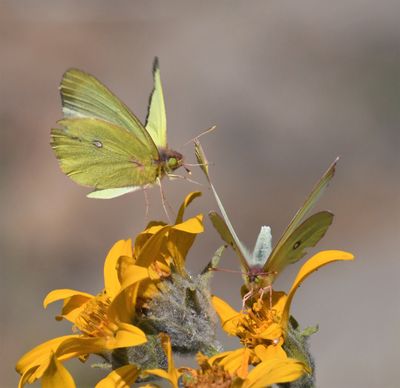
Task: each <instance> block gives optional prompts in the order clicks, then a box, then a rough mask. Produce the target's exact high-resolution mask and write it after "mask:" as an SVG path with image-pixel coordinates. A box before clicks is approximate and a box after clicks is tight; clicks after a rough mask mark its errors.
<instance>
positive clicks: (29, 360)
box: [16, 335, 78, 374]
mask: <svg viewBox="0 0 400 388" xmlns="http://www.w3.org/2000/svg"><path fill="white" fill-rule="evenodd" d="M77 337H78V336H77V335H65V336H63V337H57V338H53V339H51V340H50V341H46V342H44V343H42V344H40V345H38V346H36V347H35V348H33V349H32V350H30V351H29V352H27V353H25V354H24V355H23V356H22V357H21V358H20V359H19V361H18V362H17V365H16V370H17V372H18V373H20V374H24V373H25V372H26V371H28V370H29V369H31V368H32V367H35V366H40V365H41V364H48V362H49V355H50V354H51V353H54V352H55V351H56V350H57V348H58V347H59V345H60V344H61V343H62V342H64V341H65V340H68V339H71V338H77ZM63 359H66V358H63Z"/></svg>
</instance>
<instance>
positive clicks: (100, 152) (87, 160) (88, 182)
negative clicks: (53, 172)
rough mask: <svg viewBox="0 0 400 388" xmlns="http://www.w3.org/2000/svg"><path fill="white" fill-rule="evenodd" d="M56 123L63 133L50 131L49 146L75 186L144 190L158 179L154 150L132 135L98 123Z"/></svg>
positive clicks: (64, 121) (107, 124)
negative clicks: (145, 186) (50, 140)
mask: <svg viewBox="0 0 400 388" xmlns="http://www.w3.org/2000/svg"><path fill="white" fill-rule="evenodd" d="M58 123H59V124H60V125H61V126H62V129H52V130H51V136H52V142H51V146H52V148H53V149H54V152H55V154H56V156H57V158H58V160H59V163H60V166H61V169H62V171H63V172H64V173H65V174H67V175H68V176H69V177H70V178H71V179H72V180H74V181H75V182H77V183H79V184H81V185H84V186H90V187H94V188H95V189H96V190H102V189H114V188H128V187H132V186H144V185H146V184H151V183H154V181H155V180H156V178H157V177H158V176H159V174H160V170H159V164H158V163H157V162H158V161H159V155H158V151H157V148H155V147H153V146H152V144H151V143H146V142H144V141H142V139H140V138H138V137H136V136H135V135H134V133H132V132H128V131H126V130H125V129H124V128H121V127H119V126H117V125H114V124H112V123H110V122H106V121H103V120H99V119H88V118H76V119H64V120H60V121H59V122H58ZM131 191H132V190H131Z"/></svg>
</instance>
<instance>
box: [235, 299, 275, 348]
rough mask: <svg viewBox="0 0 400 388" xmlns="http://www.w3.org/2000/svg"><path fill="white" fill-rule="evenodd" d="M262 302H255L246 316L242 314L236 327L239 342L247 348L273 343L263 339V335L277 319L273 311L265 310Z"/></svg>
mask: <svg viewBox="0 0 400 388" xmlns="http://www.w3.org/2000/svg"><path fill="white" fill-rule="evenodd" d="M262 303H263V302H262V301H259V302H256V303H255V304H254V305H253V307H252V308H250V309H248V311H247V314H243V315H242V318H241V320H240V323H239V327H238V337H239V338H240V342H241V343H242V344H243V345H245V346H246V347H248V348H251V349H252V348H254V347H256V346H257V345H261V344H266V342H269V343H274V340H276V339H274V340H269V339H266V338H265V335H264V334H265V333H266V332H267V331H268V329H269V328H270V326H271V325H272V324H274V323H278V322H279V319H278V316H277V314H276V311H275V310H274V309H270V308H265V306H263V305H262Z"/></svg>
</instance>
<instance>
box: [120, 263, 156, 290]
mask: <svg viewBox="0 0 400 388" xmlns="http://www.w3.org/2000/svg"><path fill="white" fill-rule="evenodd" d="M148 277H149V270H148V269H147V268H145V267H141V266H139V265H126V266H125V267H124V270H123V273H122V272H121V273H120V279H121V290H123V289H125V288H127V287H130V286H131V285H133V284H134V283H137V282H140V281H142V280H144V279H147V278H148Z"/></svg>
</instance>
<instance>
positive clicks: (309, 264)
mask: <svg viewBox="0 0 400 388" xmlns="http://www.w3.org/2000/svg"><path fill="white" fill-rule="evenodd" d="M353 259H354V256H353V255H352V254H351V253H348V252H344V251H334V250H332V251H322V252H318V253H317V254H316V255H314V256H313V257H311V258H310V259H309V260H307V261H306V263H305V264H304V265H303V266H302V267H301V268H300V271H299V273H298V274H297V276H296V279H295V281H294V282H293V285H292V288H291V289H290V292H289V294H288V298H287V300H286V304H285V308H284V310H283V314H282V321H281V325H282V327H283V328H286V327H287V323H288V319H289V314H290V305H291V303H292V299H293V297H294V294H295V293H296V291H297V289H298V288H299V286H300V284H301V283H302V282H303V281H304V279H306V278H307V277H308V276H309V275H311V274H312V273H313V272H314V271H316V270H317V269H319V268H321V267H323V266H324V265H326V264H329V263H332V262H334V261H341V260H353Z"/></svg>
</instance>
